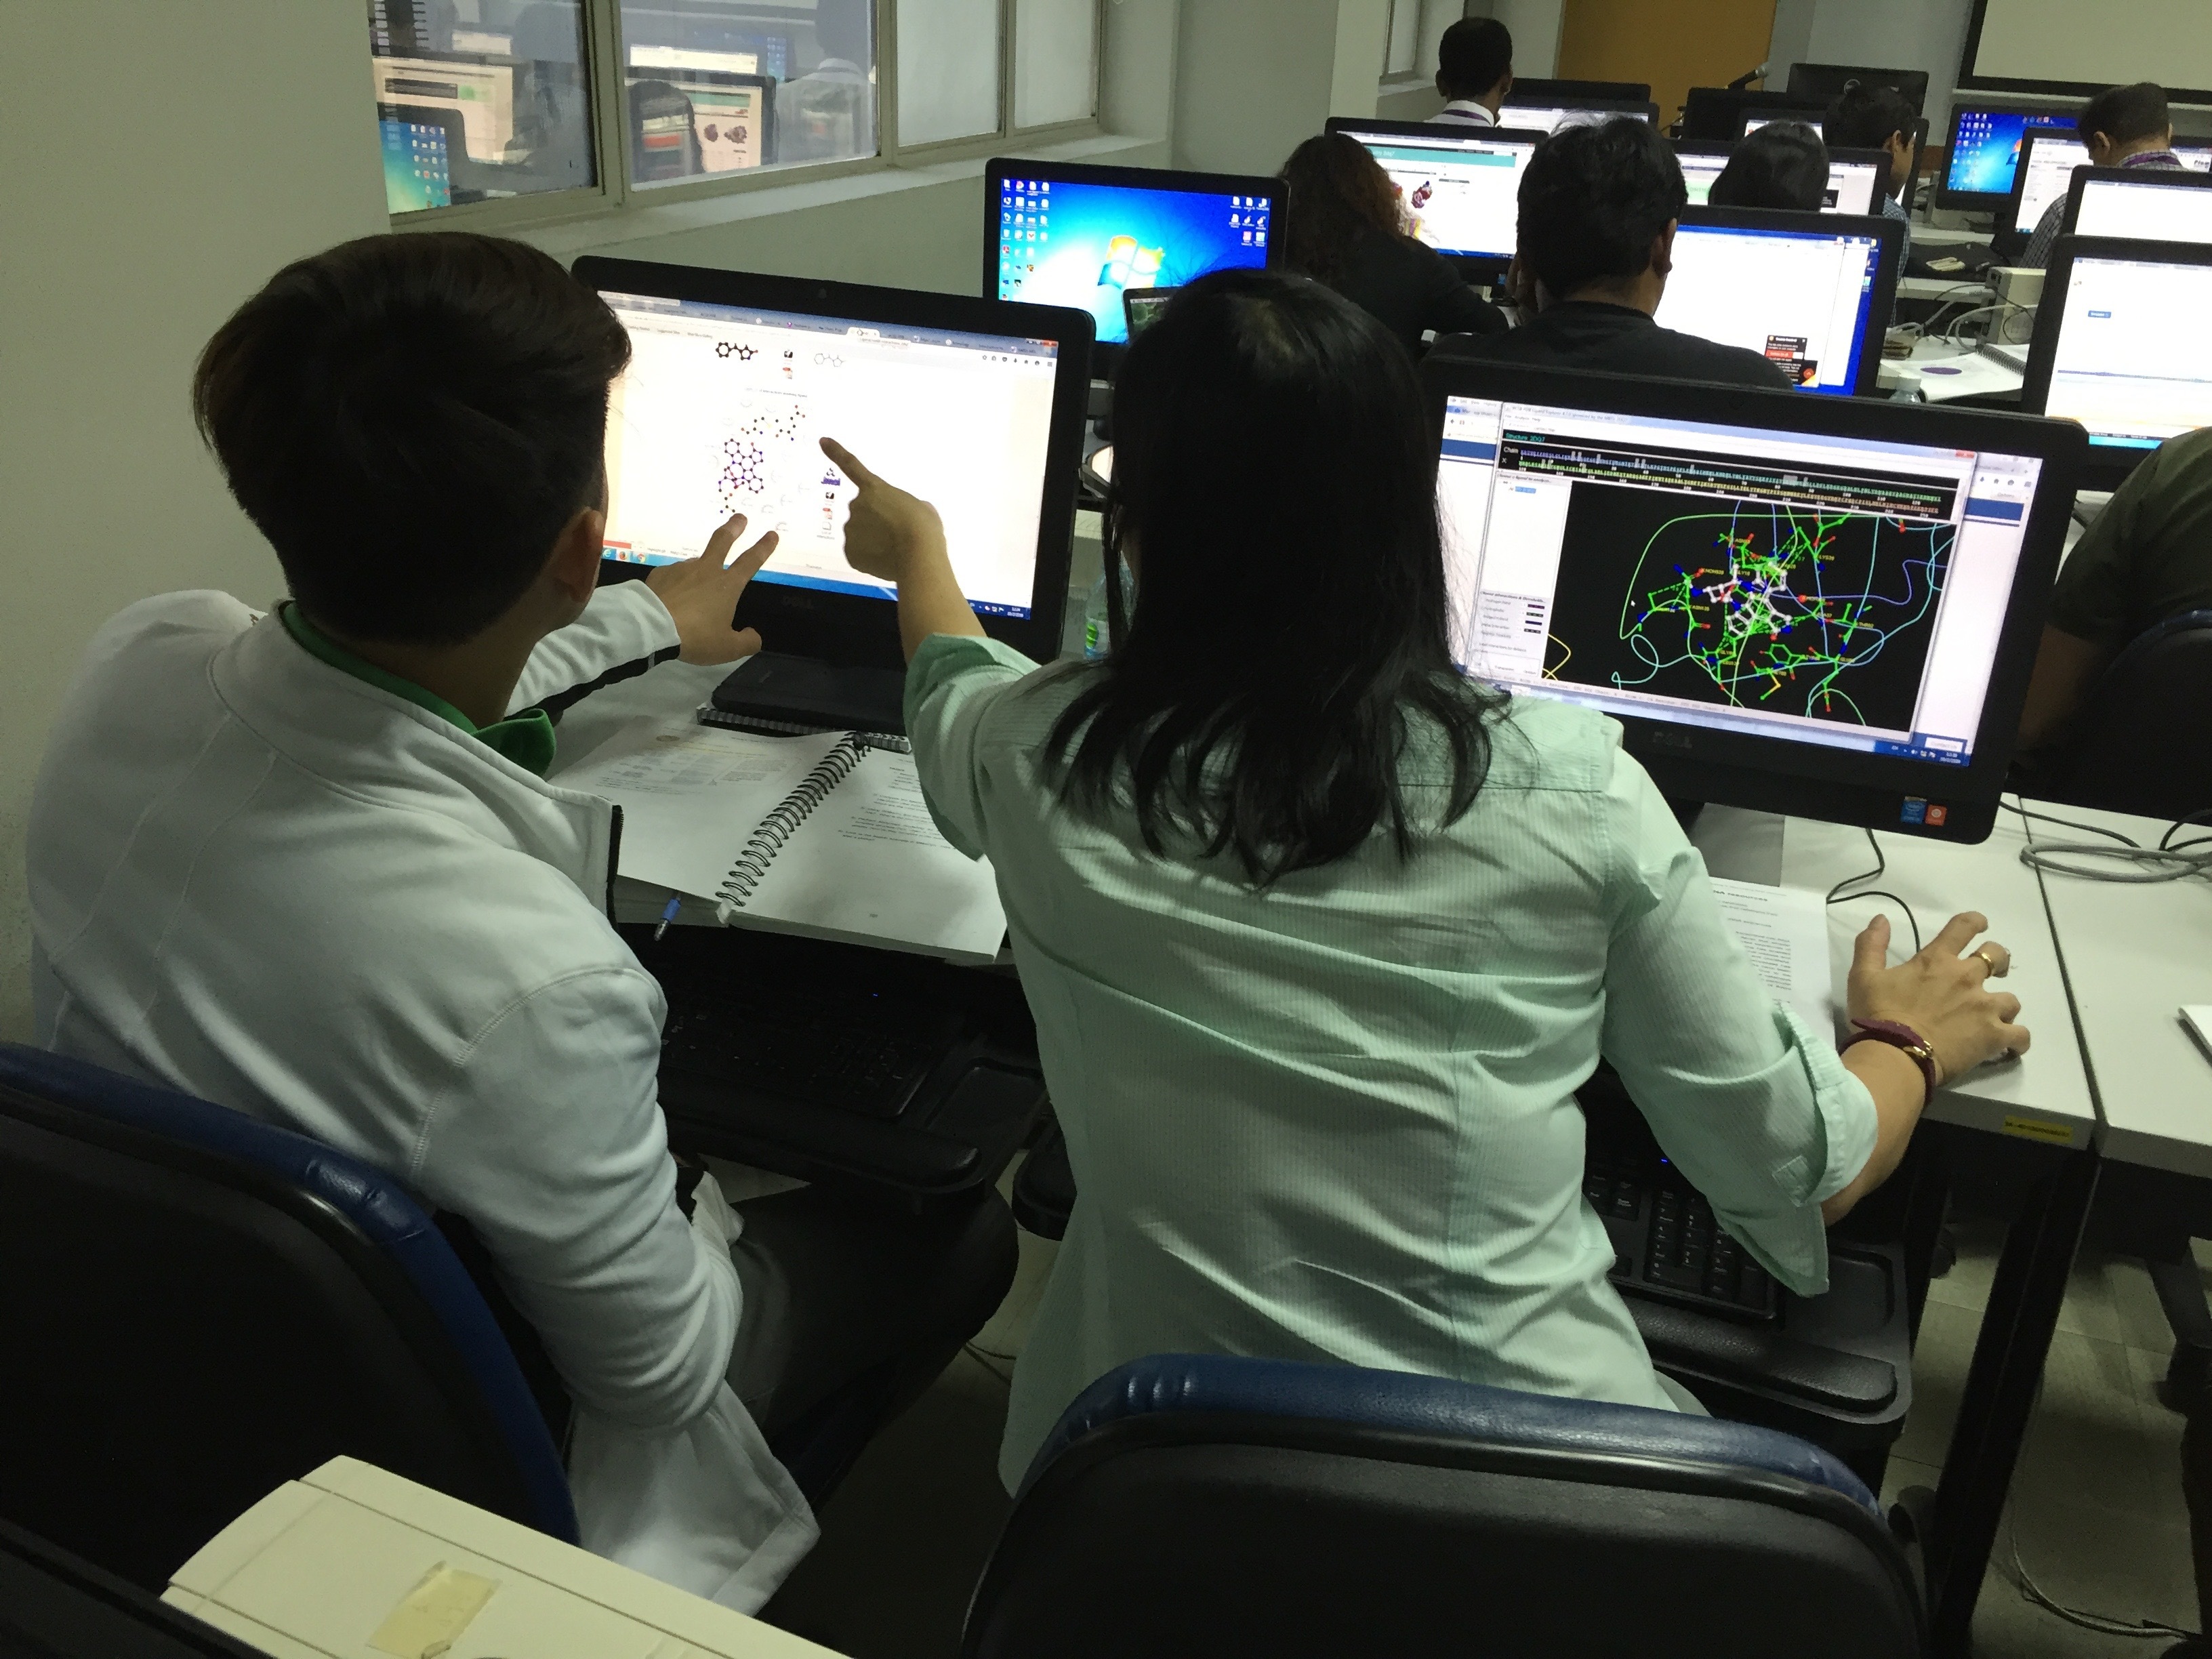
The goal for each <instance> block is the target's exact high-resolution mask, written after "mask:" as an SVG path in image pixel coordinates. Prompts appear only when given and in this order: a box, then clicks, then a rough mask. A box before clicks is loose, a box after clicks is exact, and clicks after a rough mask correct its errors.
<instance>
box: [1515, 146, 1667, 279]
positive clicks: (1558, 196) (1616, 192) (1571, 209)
mask: <svg viewBox="0 0 2212 1659" xmlns="http://www.w3.org/2000/svg"><path fill="white" fill-rule="evenodd" d="M1520 199H1521V263H1522V264H1523V265H1524V266H1525V267H1526V268H1527V269H1528V271H1529V273H1530V274H1531V275H1532V276H1534V277H1535V278H1536V280H1537V281H1538V282H1540V283H1542V284H1543V285H1544V286H1545V287H1546V288H1547V289H1549V290H1550V291H1551V295H1552V297H1553V299H1554V300H1564V299H1565V298H1566V297H1567V295H1570V294H1571V293H1573V292H1574V291H1575V290H1576V289H1579V288H1582V287H1583V286H1585V285H1587V284H1589V283H1595V282H1601V281H1604V280H1605V279H1607V278H1609V277H1611V278H1620V279H1623V280H1626V279H1628V278H1631V277H1635V276H1642V275H1643V274H1644V271H1646V270H1650V266H1651V244H1652V243H1653V242H1654V241H1655V240H1657V238H1658V235H1659V233H1660V232H1662V230H1664V229H1666V228H1667V227H1668V224H1669V223H1670V222H1673V221H1674V220H1675V219H1678V218H1680V216H1681V213H1682V210H1683V208H1684V207H1686V205H1688V204H1689V200H1690V192H1689V190H1688V189H1687V187H1686V186H1685V185H1684V184H1683V183H1682V164H1681V163H1680V161H1676V160H1675V159H1674V151H1673V150H1672V149H1669V148H1668V144H1667V141H1666V140H1665V139H1664V138H1662V137H1660V136H1659V134H1658V131H1656V129H1655V128H1654V127H1653V126H1652V125H1651V124H1650V122H1648V121H1642V120H1638V118H1636V117H1635V116H1632V115H1623V116H1617V117H1615V118H1613V119H1612V120H1610V121H1606V122H1601V123H1600V124H1599V125H1595V126H1575V127H1562V128H1560V129H1559V131H1557V132H1555V133H1553V135H1552V136H1551V137H1548V138H1547V139H1546V140H1545V141H1544V142H1543V143H1541V144H1539V145H1537V146H1536V153H1535V154H1534V155H1532V156H1530V157H1529V158H1528V168H1527V170H1526V171H1525V172H1523V173H1522V175H1521V198H1520Z"/></svg>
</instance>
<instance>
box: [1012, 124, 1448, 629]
mask: <svg viewBox="0 0 2212 1659" xmlns="http://www.w3.org/2000/svg"><path fill="white" fill-rule="evenodd" d="M1431 131H1434V129H1431ZM1010 178H1021V179H1049V180H1050V181H1051V182H1052V183H1054V184H1055V185H1057V184H1062V183H1066V184H1071V185H1105V186H1108V187H1109V188H1112V189H1116V190H1152V191H1182V192H1185V193H1187V194H1189V195H1194V196H1264V197H1267V200H1268V201H1269V202H1270V203H1271V204H1273V205H1272V206H1270V207H1269V208H1268V210H1267V213H1268V216H1269V217H1270V218H1271V219H1272V220H1273V225H1272V226H1271V228H1272V230H1273V235H1271V236H1270V237H1269V238H1268V239H1267V266H1268V267H1269V268H1272V267H1273V266H1276V265H1279V264H1281V263H1282V259H1283V237H1284V232H1285V227H1286V226H1287V225H1288V223H1289V215H1288V212H1287V210H1288V208H1289V205H1290V186H1288V185H1285V183H1284V182H1283V181H1282V180H1281V179H1267V178H1261V177H1260V176H1258V175H1257V174H1253V173H1185V172H1181V171H1178V170H1176V169H1174V168H1170V167H1094V166H1092V165H1091V163H1089V162H1087V161H1019V160H1016V159H1015V158H1013V157H1011V156H1005V155H994V156H993V157H992V158H991V160H990V161H988V162H987V164H986V165H985V167H984V168H983V289H982V293H983V297H984V298H985V299H987V300H990V301H992V302H993V303H994V304H998V303H1000V301H998V300H997V298H996V297H995V296H996V295H997V294H998V291H999V206H998V203H999V186H1000V185H1001V184H1003V183H1004V182H1005V181H1006V179H1010ZM1006 303H1009V304H1012V303H1018V302H1017V301H1006ZM1040 308H1041V309H1050V307H1040ZM1086 314H1087V313H1086ZM1125 350H1127V345H1126V344H1125V343H1122V342H1120V341H1113V340H1095V341H1093V342H1092V343H1091V372H1092V373H1093V374H1097V376H1098V377H1099V378H1100V379H1101V380H1111V379H1112V378H1113V377H1114V371H1115V369H1117V368H1120V367H1121V354H1122V352H1124V351H1125ZM1056 652H1057V647H1055V652H1054V654H1056ZM1030 654H1031V655H1035V654H1036V653H1034V652H1032V653H1030ZM1040 660H1042V659H1040Z"/></svg>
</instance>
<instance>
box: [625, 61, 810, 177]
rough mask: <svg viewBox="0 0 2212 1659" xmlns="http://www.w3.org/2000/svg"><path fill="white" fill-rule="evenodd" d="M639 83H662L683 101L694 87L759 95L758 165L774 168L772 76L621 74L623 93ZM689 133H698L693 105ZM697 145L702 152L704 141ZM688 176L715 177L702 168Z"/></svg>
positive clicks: (716, 72)
mask: <svg viewBox="0 0 2212 1659" xmlns="http://www.w3.org/2000/svg"><path fill="white" fill-rule="evenodd" d="M638 81H663V82H667V84H668V85H670V86H671V87H673V88H676V90H677V91H678V92H680V93H683V94H684V95H685V96H686V97H689V96H690V93H691V89H692V88H694V87H696V88H700V89H702V90H703V91H712V90H713V89H714V88H716V87H750V88H753V90H755V91H756V92H757V93H759V94H760V95H761V102H760V125H761V145H760V151H761V159H760V164H761V166H763V167H773V166H775V138H776V127H775V91H776V79H775V76H773V75H746V74H743V73H740V72H739V71H738V70H701V69H660V68H647V69H642V70H640V69H626V70H623V87H624V88H625V89H627V88H629V86H630V85H631V84H632V83H633V82H638ZM691 131H692V133H693V135H694V137H695V138H696V137H697V134H698V131H699V111H698V107H697V106H696V105H695V106H693V107H692V111H691ZM698 142H699V143H700V144H701V146H702V149H703V148H704V145H705V142H706V141H705V140H704V139H703V138H702V139H698ZM690 176H691V177H692V178H695V179H707V178H712V177H714V176H716V175H714V174H712V173H708V172H707V171H706V169H705V168H704V167H702V168H701V169H700V171H699V172H697V173H693V174H691V175H690Z"/></svg>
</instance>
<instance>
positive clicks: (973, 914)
mask: <svg viewBox="0 0 2212 1659" xmlns="http://www.w3.org/2000/svg"><path fill="white" fill-rule="evenodd" d="M628 864H629V860H628V859H627V858H625V859H624V860H623V865H624V867H625V868H627V867H628ZM744 918H745V920H746V921H749V922H753V923H761V924H766V925H768V926H770V927H781V928H783V929H786V930H788V931H790V932H794V933H812V934H817V935H819V936H821V937H824V938H829V939H858V940H863V941H868V942H873V943H878V944H886V945H902V946H904V947H905V948H907V949H910V950H921V951H929V952H931V953H933V954H940V955H944V956H947V957H960V958H963V959H967V960H970V961H989V960H992V959H993V958H994V957H996V956H997V955H998V953H999V944H1000V939H1002V938H1003V937H1004V936H1005V933H1006V912H1005V911H1004V910H1002V909H1001V908H1000V907H999V884H998V879H997V878H996V877H995V876H994V874H993V873H992V871H991V866H990V865H989V864H988V863H987V862H984V861H983V860H977V859H970V858H969V857H968V856H967V855H966V854H963V853H960V852H957V851H956V850H955V849H954V848H952V846H951V844H950V843H949V842H946V841H945V837H944V836H941V835H939V833H938V829H937V826H936V824H934V823H932V822H931V821H930V817H929V808H928V806H927V805H926V804H925V803H924V802H923V800H922V797H921V779H920V778H919V777H918V776H917V775H915V768H914V757H912V756H910V755H899V754H893V753H891V752H890V750H883V749H872V750H869V751H868V755H867V757H866V759H865V760H863V761H862V762H861V763H860V765H858V766H857V767H855V768H854V769H853V772H852V774H851V775H849V776H848V777H847V778H846V779H845V781H843V782H842V783H840V784H839V785H838V786H837V787H836V788H835V789H833V790H831V791H830V792H829V797H828V798H827V799H825V800H823V803H822V805H819V806H817V807H816V808H815V809H814V811H813V813H812V814H811V816H810V817H808V818H807V820H806V824H805V828H804V829H800V830H799V833H798V834H797V835H795V836H793V837H792V838H791V840H790V842H788V843H787V845H786V846H785V847H784V848H783V850H782V851H781V853H779V854H777V855H776V859H775V863H774V864H773V865H771V866H769V872H768V875H767V877H766V878H765V879H763V881H762V883H761V884H760V887H759V889H758V890H757V891H756V892H755V893H754V894H753V896H752V897H751V898H750V900H748V901H747V902H746V904H745V907H744Z"/></svg>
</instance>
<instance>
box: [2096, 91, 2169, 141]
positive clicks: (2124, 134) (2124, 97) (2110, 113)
mask: <svg viewBox="0 0 2212 1659" xmlns="http://www.w3.org/2000/svg"><path fill="white" fill-rule="evenodd" d="M2172 125H2173V117H2172V113H2171V112H2168V110H2167V109H2166V88H2163V87H2161V86H2160V85H2159V84H2158V82H2155V81H2138V82H2136V83H2135V84H2134V85H2133V86H2131V87H2106V88H2105V89H2104V90H2103V91H2102V92H2100V93H2099V94H2097V95H2096V96H2095V97H2094V98H2092V99H2091V100H2089V101H2088V102H2087V104H2085V105H2083V106H2082V108H2081V114H2079V115H2077V116H2075V118H2074V131H2076V132H2078V133H2080V134H2081V137H2082V138H2083V139H2084V140H2085V141H2086V140H2087V138H2088V137H2089V135H2090V134H2091V133H2093V132H2101V133H2103V134H2104V135H2105V137H2107V138H2109V139H2111V140H2112V142H2113V143H2116V144H2132V143H2135V142H2136V140H2137V139H2138V138H2151V137H2157V136H2158V135H2159V134H2160V133H2163V132H2165V131H2166V130H2167V129H2168V128H2170V127H2172Z"/></svg>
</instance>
